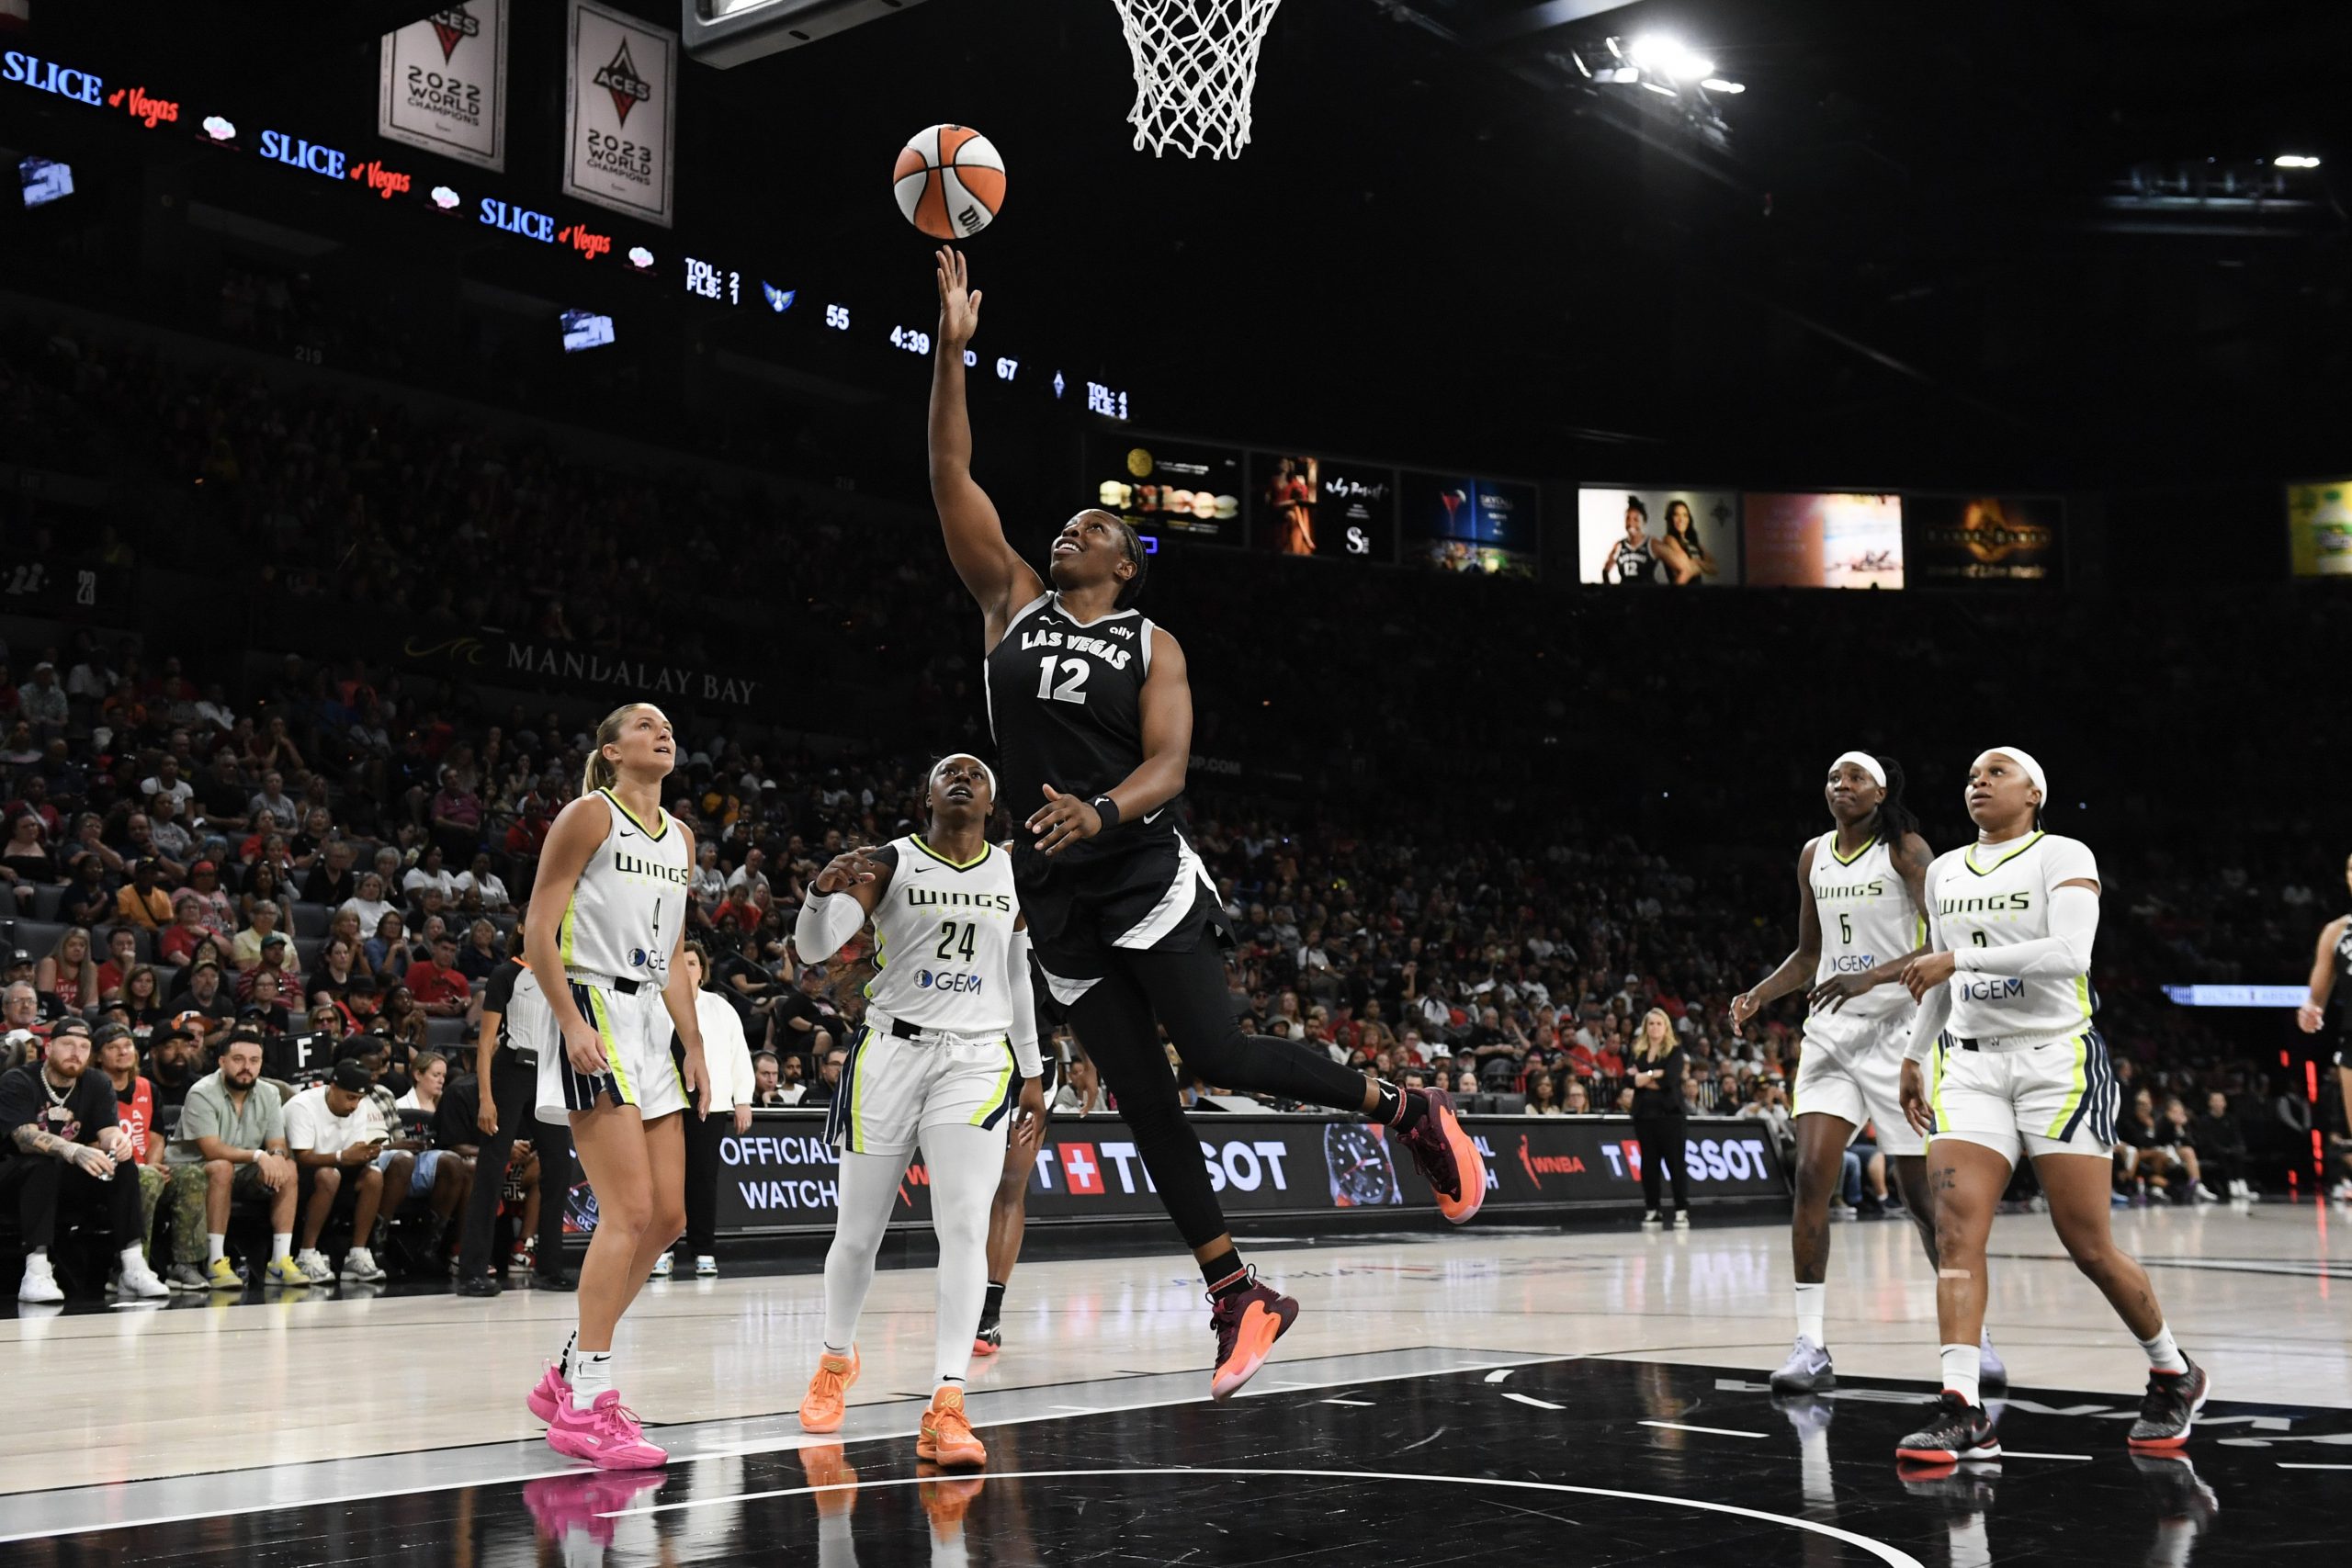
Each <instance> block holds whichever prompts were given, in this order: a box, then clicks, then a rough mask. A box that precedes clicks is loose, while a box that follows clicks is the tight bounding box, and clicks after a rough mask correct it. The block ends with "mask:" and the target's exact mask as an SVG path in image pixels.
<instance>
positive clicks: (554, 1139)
mask: <svg viewBox="0 0 2352 1568" xmlns="http://www.w3.org/2000/svg"><path fill="white" fill-rule="evenodd" d="M553 1049H556V1050H560V1049H562V1047H561V1046H560V1045H557V1046H555V1047H553ZM490 1075H491V1076H490V1091H491V1096H492V1099H494V1100H496V1101H497V1102H498V1131H497V1132H495V1133H493V1134H490V1135H489V1136H488V1137H485V1138H483V1139H482V1141H481V1144H480V1145H478V1146H477V1148H476V1149H475V1151H474V1186H473V1190H472V1191H471V1192H470V1193H469V1194H468V1195H467V1198H466V1216H465V1219H464V1220H463V1221H462V1222H461V1223H460V1225H459V1228H458V1272H459V1273H461V1274H486V1273H488V1272H490V1263H491V1258H490V1243H491V1233H492V1230H493V1229H495V1228H496V1226H497V1224H498V1200H499V1195H500V1193H501V1192H503V1190H505V1187H506V1161H507V1158H508V1156H510V1155H512V1154H513V1153H514V1151H515V1139H517V1138H525V1139H527V1140H529V1142H530V1145H531V1147H532V1149H533V1151H534V1152H536V1153H537V1155H538V1156H539V1255H538V1260H537V1262H536V1263H535V1264H533V1265H532V1267H534V1268H536V1269H541V1270H544V1271H545V1272H547V1273H549V1274H560V1273H561V1272H562V1271H563V1206H564V1200H565V1198H566V1197H568V1196H569V1195H570V1193H571V1128H570V1127H568V1126H561V1125H559V1124H558V1123H556V1122H541V1121H538V1120H537V1115H538V1111H537V1105H538V1100H539V1075H538V1069H537V1068H536V1067H531V1066H525V1065H524V1064H523V1063H522V1062H520V1061H518V1060H516V1059H515V1057H513V1056H511V1055H508V1054H507V1053H506V1052H503V1051H501V1052H500V1053H498V1055H495V1056H492V1058H491V1059H490ZM516 1239H518V1240H519V1239H521V1238H520V1237H517V1238H516Z"/></svg>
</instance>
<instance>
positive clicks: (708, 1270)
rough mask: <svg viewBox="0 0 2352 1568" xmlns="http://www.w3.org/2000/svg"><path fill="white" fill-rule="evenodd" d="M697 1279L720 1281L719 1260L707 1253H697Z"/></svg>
mask: <svg viewBox="0 0 2352 1568" xmlns="http://www.w3.org/2000/svg"><path fill="white" fill-rule="evenodd" d="M695 1279H697V1280H716V1279H718V1258H713V1257H712V1256H711V1255H710V1254H709V1253H707V1252H697V1253H695Z"/></svg>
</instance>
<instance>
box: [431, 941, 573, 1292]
mask: <svg viewBox="0 0 2352 1568" xmlns="http://www.w3.org/2000/svg"><path fill="white" fill-rule="evenodd" d="M506 955H507V962H505V963H503V964H500V965H499V966H498V971H497V973H495V974H493V975H492V976H491V977H490V979H489V981H488V982H487V983H486V985H485V987H484V989H483V992H482V1000H481V1035H480V1037H479V1038H478V1039H477V1041H476V1042H475V1045H474V1081H473V1083H472V1085H471V1086H470V1087H471V1090H472V1093H471V1094H470V1095H469V1094H468V1093H467V1092H466V1087H467V1086H457V1087H454V1088H452V1089H449V1090H448V1091H447V1092H446V1093H445V1094H443V1096H442V1098H441V1122H442V1125H443V1126H444V1127H447V1125H448V1122H449V1121H450V1120H451V1116H452V1113H453V1112H457V1111H462V1110H463V1109H464V1107H465V1102H466V1100H468V1099H475V1100H476V1103H475V1111H474V1128H475V1130H476V1132H478V1133H479V1134H480V1136H481V1142H480V1145H479V1147H478V1148H477V1149H476V1151H475V1154H474V1188H473V1192H472V1194H471V1196H470V1197H469V1199H468V1201H467V1203H466V1218H465V1228H464V1230H463V1231H462V1232H461V1233H460V1235H459V1237H458V1294H459V1295H461V1296H494V1295H496V1294H498V1281H497V1280H494V1279H492V1277H491V1273H490V1236H491V1231H492V1228H493V1227H494V1226H495V1225H496V1224H497V1223H498V1195H499V1193H500V1192H502V1191H503V1190H504V1189H505V1186H506V1162H507V1160H508V1159H509V1157H511V1156H512V1155H513V1153H514V1150H515V1139H517V1138H522V1137H527V1139H528V1141H529V1142H530V1145H531V1147H532V1148H533V1149H534V1150H536V1151H537V1154H538V1156H539V1235H538V1241H537V1249H536V1251H535V1252H534V1254H533V1258H532V1262H531V1283H532V1284H534V1285H536V1286H537V1287H538V1288H539V1289H540V1290H543V1291H571V1290H577V1289H578V1288H579V1280H578V1278H577V1277H576V1276H575V1275H572V1274H571V1273H568V1272H566V1271H565V1269H564V1267H563V1211H564V1200H565V1197H566V1195H567V1194H568V1193H569V1192H570V1191H571V1128H570V1127H568V1126H566V1125H564V1124H563V1123H562V1122H539V1121H536V1120H534V1118H535V1117H536V1116H537V1105H538V1090H539V1066H538V1055H537V1042H536V1041H518V1040H516V1039H515V1036H514V1034H513V1033H512V1032H511V1031H509V1030H508V1028H507V1026H506V1019H507V1014H508V1013H509V1012H510V1011H511V1010H513V1008H514V1005H515V992H516V989H517V987H527V988H528V989H529V990H531V991H533V992H535V993H536V991H537V988H538V981H537V980H536V979H534V978H533V977H532V975H531V972H530V970H529V969H528V968H527V967H526V966H525V964H524V963H523V927H522V925H521V923H520V922H519V921H518V922H517V923H516V925H515V932H514V935H513V936H512V937H510V938H509V939H508V941H507V945H506ZM557 1049H561V1046H560V1044H559V1045H558V1046H557ZM477 1097H478V1098H477ZM451 1131H452V1132H462V1131H463V1129H461V1128H459V1129H451ZM439 1141H441V1142H443V1143H445V1144H448V1143H452V1142H454V1141H455V1140H454V1139H452V1138H449V1137H444V1138H442V1139H440V1140H439Z"/></svg>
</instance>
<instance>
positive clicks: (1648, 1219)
mask: <svg viewBox="0 0 2352 1568" xmlns="http://www.w3.org/2000/svg"><path fill="white" fill-rule="evenodd" d="M1662 1223H1663V1222H1662V1221H1660V1220H1659V1218H1658V1214H1657V1210H1656V1209H1652V1210H1650V1211H1649V1212H1648V1213H1645V1214H1644V1215H1643V1216H1642V1228H1643V1229H1644V1230H1656V1229H1657V1227H1658V1225H1659V1224H1662Z"/></svg>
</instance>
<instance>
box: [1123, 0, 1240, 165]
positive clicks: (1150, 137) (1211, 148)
mask: <svg viewBox="0 0 2352 1568" xmlns="http://www.w3.org/2000/svg"><path fill="white" fill-rule="evenodd" d="M1112 4H1114V5H1115V6H1118V8H1119V20H1120V22H1121V23H1122V24H1123V25H1124V26H1125V29H1126V35H1127V52H1128V53H1129V54H1130V55H1132V56H1133V57H1134V58H1135V66H1136V107H1133V108H1131V109H1129V110H1128V111H1127V120H1128V123H1130V124H1132V125H1133V126H1134V127H1135V128H1136V151H1137V152H1141V151H1143V150H1144V149H1145V148H1147V147H1148V148H1150V149H1151V151H1152V152H1153V153H1155V154H1158V153H1162V152H1167V151H1168V150H1169V149H1170V148H1171V147H1172V148H1174V149H1175V150H1176V151H1177V152H1182V153H1183V154H1184V156H1186V157H1187V158H1190V157H1193V155H1195V154H1196V153H1200V152H1206V153H1207V154H1208V155H1209V156H1210V157H1212V158H1238V157H1239V156H1240V155H1241V150H1242V149H1243V148H1244V147H1247V146H1248V145H1250V90H1251V89H1252V88H1253V87H1255V86H1256V85H1257V83H1258V46H1259V45H1260V44H1261V43H1262V42H1263V41H1264V40H1265V37H1266V24H1268V23H1269V22H1271V21H1272V20H1273V19H1274V11H1275V9H1276V7H1278V6H1281V5H1282V0H1112Z"/></svg>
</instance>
